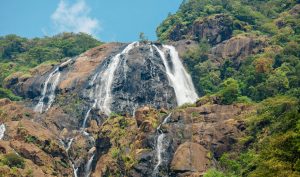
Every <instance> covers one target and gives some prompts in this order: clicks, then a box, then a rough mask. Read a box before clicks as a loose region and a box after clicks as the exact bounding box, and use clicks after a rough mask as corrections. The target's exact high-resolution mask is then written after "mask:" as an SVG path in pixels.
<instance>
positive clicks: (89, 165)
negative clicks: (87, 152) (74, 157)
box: [85, 155, 95, 177]
mask: <svg viewBox="0 0 300 177" xmlns="http://www.w3.org/2000/svg"><path fill="white" fill-rule="evenodd" d="M94 156H95V155H92V156H91V158H90V159H89V160H88V162H87V164H86V166H85V177H89V176H90V174H91V171H92V162H93V160H94Z"/></svg>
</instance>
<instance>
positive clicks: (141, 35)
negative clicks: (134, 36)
mask: <svg viewBox="0 0 300 177" xmlns="http://www.w3.org/2000/svg"><path fill="white" fill-rule="evenodd" d="M139 39H140V42H144V43H145V42H147V41H148V39H147V37H146V36H145V33H143V32H140V35H139Z"/></svg>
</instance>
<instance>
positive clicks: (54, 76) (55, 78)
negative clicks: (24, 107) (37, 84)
mask: <svg viewBox="0 0 300 177" xmlns="http://www.w3.org/2000/svg"><path fill="white" fill-rule="evenodd" d="M71 60H72V59H69V60H67V61H66V62H64V63H62V64H61V65H60V66H58V67H57V68H56V69H55V70H54V71H52V72H51V73H50V74H49V76H48V77H47V79H46V81H45V83H44V88H43V91H42V97H41V98H40V100H39V102H38V104H37V105H36V106H35V108H34V111H35V112H39V113H43V109H44V107H46V109H45V111H48V109H49V108H50V107H51V105H52V103H53V102H54V99H55V89H56V87H57V85H58V83H59V79H60V76H61V73H60V71H59V67H61V66H65V65H67V64H68V63H70V62H71ZM50 81H52V82H50ZM48 86H50V88H49V91H48ZM47 91H48V93H47ZM46 96H48V103H46V104H45V103H44V99H45V97H46Z"/></svg>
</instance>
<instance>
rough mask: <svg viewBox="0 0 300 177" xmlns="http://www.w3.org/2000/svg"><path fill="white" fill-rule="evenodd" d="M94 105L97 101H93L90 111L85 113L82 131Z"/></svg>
mask: <svg viewBox="0 0 300 177" xmlns="http://www.w3.org/2000/svg"><path fill="white" fill-rule="evenodd" d="M96 104H97V99H95V100H94V104H93V105H92V106H91V107H90V109H89V110H88V111H87V112H86V114H85V116H84V120H83V123H82V130H84V129H85V127H86V122H87V119H88V117H89V115H90V112H91V110H92V109H93V108H95V107H96Z"/></svg>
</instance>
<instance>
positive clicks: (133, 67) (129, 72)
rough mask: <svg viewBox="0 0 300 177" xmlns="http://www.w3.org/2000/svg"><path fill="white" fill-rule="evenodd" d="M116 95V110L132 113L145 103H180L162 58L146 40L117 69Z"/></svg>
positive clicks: (113, 91) (163, 104)
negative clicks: (169, 80) (177, 101)
mask: <svg viewBox="0 0 300 177" xmlns="http://www.w3.org/2000/svg"><path fill="white" fill-rule="evenodd" d="M151 50H152V51H151ZM112 95H113V103H112V110H116V112H129V113H132V112H133V111H134V110H133V109H135V108H138V107H141V106H144V105H151V106H152V107H155V108H161V107H164V108H171V107H174V106H175V105H176V97H175V93H174V91H173V88H172V87H171V86H170V85H169V82H168V78H167V75H166V73H165V67H164V65H163V62H162V59H161V58H160V56H159V54H158V53H157V52H156V51H155V50H154V49H153V48H152V49H151V46H150V45H146V44H142V43H141V44H140V45H139V46H138V47H135V48H133V49H132V50H131V51H130V52H129V53H128V55H127V56H123V60H122V62H121V64H120V66H119V68H118V69H117V71H116V73H115V80H114V82H113V88H112Z"/></svg>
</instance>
